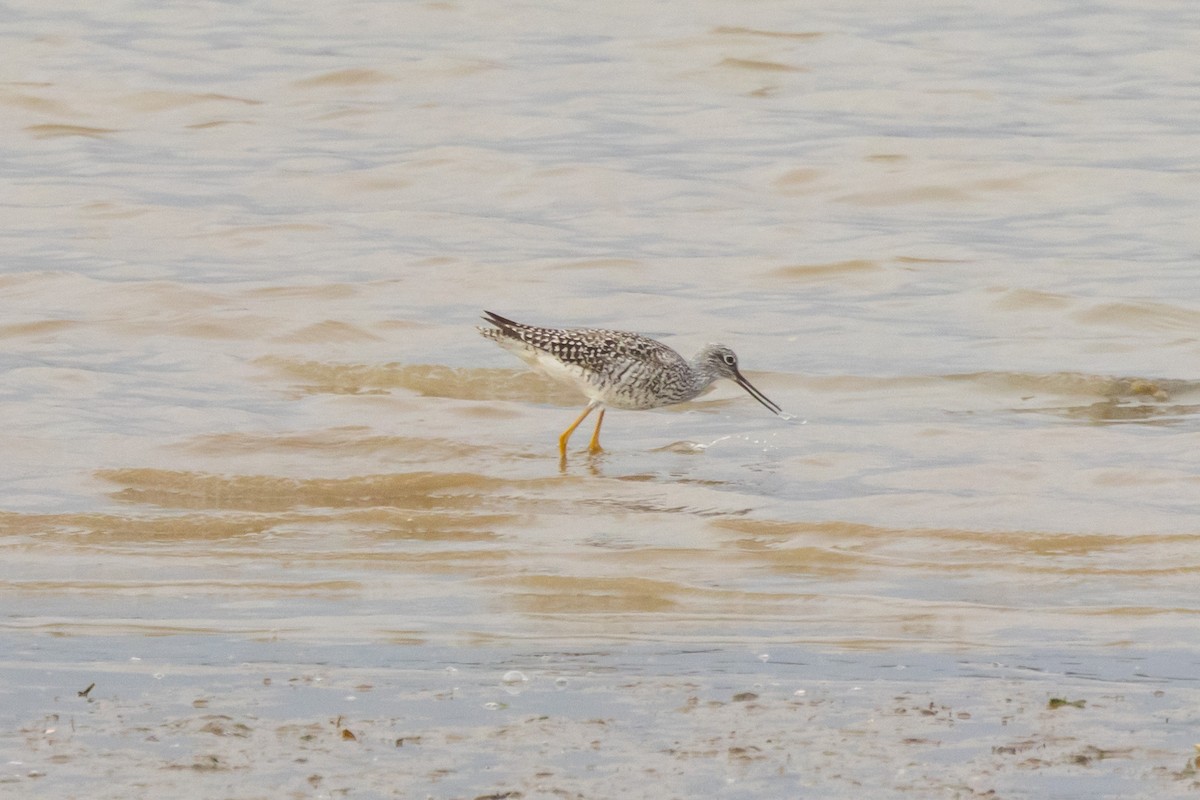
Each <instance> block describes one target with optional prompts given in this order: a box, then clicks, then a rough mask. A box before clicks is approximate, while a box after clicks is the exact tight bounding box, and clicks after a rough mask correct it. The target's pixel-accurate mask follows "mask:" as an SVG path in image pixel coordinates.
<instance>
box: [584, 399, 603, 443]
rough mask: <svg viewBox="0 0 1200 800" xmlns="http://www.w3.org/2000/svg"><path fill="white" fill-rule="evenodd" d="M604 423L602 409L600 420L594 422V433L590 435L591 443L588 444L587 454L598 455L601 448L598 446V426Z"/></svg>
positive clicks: (601, 410)
mask: <svg viewBox="0 0 1200 800" xmlns="http://www.w3.org/2000/svg"><path fill="white" fill-rule="evenodd" d="M603 423H604V409H603V408H602V409H600V419H598V420H596V431H595V433H593V434H592V441H590V442H588V452H589V453H599V452H600V451H601V450H603V449H604V448H602V447H601V446H600V426H601V425H602V424H603Z"/></svg>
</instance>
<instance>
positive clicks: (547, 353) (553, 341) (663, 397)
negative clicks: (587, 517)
mask: <svg viewBox="0 0 1200 800" xmlns="http://www.w3.org/2000/svg"><path fill="white" fill-rule="evenodd" d="M483 313H484V317H483V318H484V319H485V320H487V321H488V322H490V323H491V324H492V325H495V326H496V327H494V328H485V327H483V326H480V327H479V332H480V333H482V334H483V335H484V336H485V337H487V338H488V339H491V340H492V341H494V342H495V343H496V344H498V345H500V346H501V347H503V348H504V349H505V350H508V351H509V352H511V353H513V354H514V355H516V356H518V357H519V358H520V359H521V360H522V361H524V362H525V363H526V364H528V365H529V366H531V367H533V368H534V369H535V370H537V371H538V372H541V373H543V374H545V375H548V376H550V377H551V378H554V379H556V380H559V381H562V382H564V383H567V384H569V385H571V386H574V387H575V388H576V389H579V391H581V392H583V394H585V395H586V396H587V397H588V399H589V400H590V401H591V402H589V403H588V404H587V407H586V408H584V409H583V413H581V414H580V415H579V416H578V417H577V418H576V419H575V421H574V422H572V423H571V426H570V427H569V428H567V429H566V430H565V431H563V433H562V436H559V437H558V452H559V454H560V455H561V456H562V457H563V458H566V456H567V440H568V439H570V438H571V434H572V433H574V432H575V429H576V428H578V427H579V424H580V423H581V422H583V421H584V419H586V418H587V415H588V414H590V413H592V410H593V409H595V408H599V409H600V418H599V419H597V420H596V431H595V432H594V433H593V434H592V441H591V442H590V443H589V444H588V451H589V452H592V453H598V452H600V449H601V448H600V425H601V424H603V422H604V407H605V406H610V407H612V408H625V409H633V410H641V409H647V408H658V407H659V406H669V405H674V404H675V403H683V402H686V401H688V400H691V399H692V398H694V397H697V396H699V395H701V394H703V393H704V392H705V391H706V390H707V389H708V387H709V386H711V385H712V383H713V381H716V380H718V379H720V378H728V379H729V380H731V381H733V382H734V383H736V384H737V385H738V386H741V387H742V388H743V389H745V390H746V391H747V392H749V393H750V396H751V397H753V398H754V399H755V400H757V401H758V402H760V403H762V404H763V405H764V406H766V407H767V409H768V410H769V411H771V412H772V413H775V414H781V413H782V411H783V409H781V408H780V407H779V406H778V405H776V404H775V403H773V402H772V401H771V400H768V399H767V396H766V395H764V394H763V393H762V392H760V391H759V390H758V389H755V388H754V386H752V385H751V384H750V381H748V380H746V378H745V377H744V376H743V375H742V373H741V372H739V371H738V360H737V355H735V354H734V352H733V351H732V350H730V349H729V348H728V347H726V346H725V345H723V344H707V345H705V346H704V347H703V348H701V350H700V352H699V353H697V354H696V357H695V358H693V359H692V360H691V361H688V360H687V359H685V358H684V357H683V356H681V355H679V353H676V352H675V351H674V350H672V349H671V348H669V347H667V346H666V345H665V344H663V343H662V342H656V341H655V340H653V339H651V338H649V337H646V336H642V335H640V334H637V333H629V332H627V331H610V330H604V329H603V328H539V327H536V326H533V325H523V324H521V323H520V322H513V321H512V320H511V319H505V318H504V317H502V316H500V315H499V314H493V313H492V312H491V311H485V312H483Z"/></svg>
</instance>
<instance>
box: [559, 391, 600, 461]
mask: <svg viewBox="0 0 1200 800" xmlns="http://www.w3.org/2000/svg"><path fill="white" fill-rule="evenodd" d="M598 405H600V404H599V403H597V402H596V401H595V400H593V401H592V402H590V403H588V404H587V408H585V409H584V410H583V413H582V414H580V415H579V416H578V417H576V418H575V421H574V422H572V423H571V427H569V428H567V429H566V430H565V431H563V434H562V436H560V437H558V453H559V455H561V456H562V457H563V458H566V457H567V440H568V439H570V438H571V434H572V433H574V432H575V429H576V428H578V427H579V423H581V422H583V421H584V420H585V419H587V415H588V414H590V413H592V409H593V408H595V407H596V406H598ZM600 414H601V416H603V414H604V412H603V411H601V412H600Z"/></svg>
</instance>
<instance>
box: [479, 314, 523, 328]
mask: <svg viewBox="0 0 1200 800" xmlns="http://www.w3.org/2000/svg"><path fill="white" fill-rule="evenodd" d="M483 318H484V319H485V320H487V321H488V322H490V323H492V324H493V325H495V326H496V327H497V328H512V327H514V326H516V325H517V323H516V322H513V321H512V320H511V319H509V318H508V317H502V316H500V315H499V314H497V313H495V312H494V311H484V312H483Z"/></svg>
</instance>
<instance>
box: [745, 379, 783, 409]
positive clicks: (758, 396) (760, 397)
mask: <svg viewBox="0 0 1200 800" xmlns="http://www.w3.org/2000/svg"><path fill="white" fill-rule="evenodd" d="M734 381H736V382H737V385H738V386H740V387H742V388H743V389H745V390H746V391H747V392H749V393H750V396H751V397H753V398H754V399H755V400H757V401H758V402H760V403H762V404H763V405H764V406H766V407H767V410H768V411H770V412H771V413H772V414H782V413H783V409H782V408H780V407H779V406H778V405H776V404H775V403H774V402H773V401H771V400H769V399H768V398H767V396H766V395H765V394H763V393H762V392H760V391H759V390H758V389H755V388H754V385H753V384H752V383H750V381H748V380H746V378H745V376H743V375H742V373H740V372H739V373H737V374H736V376H735V377H734Z"/></svg>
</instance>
